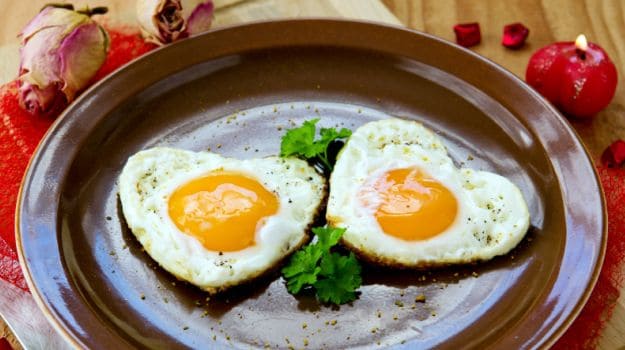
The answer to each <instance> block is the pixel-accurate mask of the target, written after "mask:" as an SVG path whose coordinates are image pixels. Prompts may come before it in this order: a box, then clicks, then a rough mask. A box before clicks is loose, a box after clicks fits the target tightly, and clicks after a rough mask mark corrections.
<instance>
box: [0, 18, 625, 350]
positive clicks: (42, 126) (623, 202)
mask: <svg viewBox="0 0 625 350" xmlns="http://www.w3.org/2000/svg"><path fill="white" fill-rule="evenodd" d="M108 32H109V35H110V37H111V47H110V51H109V54H108V57H107V60H106V62H105V63H104V65H103V66H102V68H101V69H100V71H99V72H98V73H97V75H96V77H95V78H94V81H97V80H99V79H101V78H102V77H104V76H106V75H108V74H109V73H110V72H112V71H113V70H115V69H117V68H118V67H120V66H121V65H123V64H125V63H126V62H128V61H130V60H132V59H134V58H136V57H138V56H141V55H142V54H144V53H146V52H148V51H150V50H152V49H153V48H155V46H154V45H153V44H148V43H145V42H144V41H143V40H142V39H141V38H140V36H139V35H138V32H137V31H136V30H132V29H131V28H130V29H129V28H122V29H120V28H117V29H108ZM15 87H16V84H15V83H9V84H7V85H5V86H3V87H1V88H0V119H1V120H2V129H1V130H0V154H2V160H1V161H0V174H2V177H1V178H0V198H2V199H3V200H2V201H0V278H2V279H5V280H7V281H9V282H11V283H13V284H15V285H17V286H18V287H20V288H22V289H24V290H26V289H27V287H26V284H25V283H24V278H23V276H22V273H21V270H20V269H19V264H18V263H17V255H16V253H15V236H14V231H13V229H14V226H13V225H14V211H15V202H16V198H17V191H18V188H19V185H20V182H21V178H22V175H23V172H24V170H25V169H26V166H27V164H28V160H29V158H30V155H31V154H32V152H33V151H34V149H35V147H36V146H37V143H38V142H39V139H40V138H41V137H42V136H43V134H44V133H45V131H46V130H47V128H48V126H49V125H50V124H51V122H52V120H51V119H46V118H36V117H32V116H30V115H28V114H26V113H25V112H23V111H22V110H21V109H20V108H19V105H18V103H17V94H16V90H15ZM598 171H599V176H600V178H601V183H602V185H603V187H604V189H605V192H606V200H607V207H608V221H609V223H608V224H609V229H610V232H609V238H608V249H607V254H606V259H605V262H604V265H603V268H602V270H601V274H600V277H599V281H598V283H597V286H596V288H595V289H594V291H593V293H592V295H591V298H590V301H589V302H588V304H587V305H586V306H585V307H584V309H583V311H582V313H581V315H580V316H579V318H578V319H577V320H576V321H575V322H574V323H573V325H572V327H571V328H570V329H569V330H568V331H567V332H566V333H565V335H564V336H563V338H562V339H561V340H560V341H559V342H558V343H557V344H556V346H555V349H592V348H595V347H596V343H597V340H598V336H599V334H600V333H601V331H602V330H603V328H604V326H605V323H606V321H607V320H608V319H609V318H610V316H611V314H612V311H613V310H614V306H615V305H616V300H617V299H618V296H619V289H620V288H621V287H622V286H623V275H621V274H620V268H621V267H622V266H623V262H624V261H625V169H623V168H621V169H608V168H604V167H599V168H598ZM6 346H8V345H7V344H6V341H5V340H2V339H0V350H8V349H10V348H7V347H6Z"/></svg>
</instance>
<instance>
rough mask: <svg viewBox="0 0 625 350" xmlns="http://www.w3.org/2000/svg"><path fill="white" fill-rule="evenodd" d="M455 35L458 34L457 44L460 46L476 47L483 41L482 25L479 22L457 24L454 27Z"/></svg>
mask: <svg viewBox="0 0 625 350" xmlns="http://www.w3.org/2000/svg"><path fill="white" fill-rule="evenodd" d="M454 33H456V42H457V43H458V45H462V46H464V47H471V46H475V45H477V44H479V43H480V41H482V33H481V32H480V24H479V23H477V22H474V23H462V24H456V25H455V26H454Z"/></svg>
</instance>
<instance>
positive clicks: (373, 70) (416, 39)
mask: <svg viewBox="0 0 625 350" xmlns="http://www.w3.org/2000/svg"><path fill="white" fill-rule="evenodd" d="M390 116H400V117H403V118H410V119H414V120H418V121H420V122H422V123H423V124H425V125H426V126H428V127H430V128H431V129H433V130H434V131H435V132H436V133H438V135H439V136H440V137H441V138H442V139H443V140H444V143H445V144H446V145H447V147H448V149H449V152H450V155H451V156H452V158H453V159H454V161H455V162H456V164H457V165H464V166H467V167H472V168H476V169H483V170H489V171H493V172H496V173H499V174H501V175H504V176H506V177H508V178H509V179H511V180H512V181H513V182H514V183H515V184H517V185H518V186H519V187H520V188H521V190H522V192H523V194H524V196H525V198H526V199H527V202H528V205H529V209H530V213H531V229H530V232H529V233H528V234H527V236H526V238H525V239H524V240H523V242H522V243H521V244H520V245H519V246H518V247H517V248H516V249H514V250H513V251H512V252H511V253H510V254H508V255H506V256H502V257H499V258H496V259H494V260H492V261H490V262H487V263H483V264H479V265H475V266H466V267H459V268H449V269H442V270H428V271H420V272H419V271H394V270H380V269H376V268H373V267H365V271H364V272H363V275H364V282H363V286H362V287H361V289H360V290H361V292H362V293H361V295H360V297H359V299H358V300H356V301H355V302H353V303H352V304H349V305H343V306H341V307H339V308H331V307H326V306H319V305H318V304H317V303H316V302H315V301H314V299H312V298H311V297H310V296H303V297H293V296H291V295H289V294H288V293H287V291H286V288H285V287H284V282H283V281H282V280H281V279H280V278H279V276H277V275H275V274H274V275H271V276H268V277H267V278H265V279H262V280H260V281H258V282H257V283H255V284H253V285H251V286H247V287H245V288H238V289H236V290H233V291H232V292H230V293H227V294H225V295H222V296H220V297H216V298H212V299H210V300H207V298H206V297H207V295H206V294H205V293H203V292H201V291H200V290H198V289H196V288H194V287H192V286H190V285H186V284H184V283H181V282H176V280H175V279H174V278H173V277H172V276H170V275H169V274H168V273H166V272H165V271H164V270H162V269H161V268H159V267H158V265H157V264H156V263H155V262H154V261H153V260H152V259H151V258H150V257H149V256H147V254H146V253H144V252H143V251H142V250H141V247H140V245H139V244H138V243H137V241H136V240H135V239H134V236H132V234H131V233H130V232H129V230H128V228H127V227H126V225H125V223H124V219H123V216H122V213H121V210H120V204H119V201H118V196H117V192H118V186H117V183H116V181H117V178H118V176H119V174H120V171H121V169H122V167H123V165H124V163H125V161H126V160H127V159H128V157H129V156H130V155H132V154H133V153H135V152H137V151H139V150H142V149H145V148H148V147H153V146H170V147H179V148H183V149H188V150H194V151H202V150H206V149H208V148H210V149H211V150H213V151H216V152H219V153H222V154H224V155H226V156H235V157H240V158H251V157H263V156H266V155H271V154H277V153H278V151H279V140H280V137H281V136H282V135H283V133H284V129H285V128H288V127H291V126H292V125H294V124H295V125H297V124H300V123H301V122H302V121H304V120H307V119H311V118H321V122H320V123H322V124H323V125H324V126H335V125H338V126H341V127H348V128H351V129H355V128H356V127H358V126H359V125H362V124H363V123H365V122H368V121H371V120H377V119H380V118H388V117H390ZM18 216H19V217H18V236H19V237H18V242H19V252H20V258H21V261H22V263H23V268H24V271H25V273H26V276H27V279H28V281H29V284H30V287H31V290H32V292H33V295H34V296H35V298H36V299H37V300H38V302H39V304H40V306H41V308H42V309H43V310H44V312H45V313H46V315H47V317H48V318H49V319H50V321H51V322H52V323H53V324H54V325H55V326H56V327H57V329H58V330H59V331H60V332H61V333H63V334H64V335H65V336H66V337H67V339H68V340H69V341H70V342H71V343H73V344H75V345H76V346H77V347H85V348H90V349H123V348H137V347H139V348H166V349H178V348H230V347H235V348H262V347H264V346H266V345H268V346H270V347H272V348H289V347H291V346H292V347H295V348H302V347H306V348H310V349H318V348H327V349H339V348H359V349H361V348H362V349H364V348H378V347H396V348H398V349H409V348H410V349H412V348H414V347H416V346H418V347H420V348H430V347H438V348H441V349H458V348H464V349H467V348H475V349H485V348H489V347H492V348H508V349H518V348H532V347H539V346H548V345H549V344H552V343H553V342H554V341H555V340H556V339H557V338H558V337H559V336H560V335H561V334H562V332H563V331H564V330H565V329H566V327H567V326H568V325H569V324H570V323H571V322H572V320H573V319H574V318H575V316H576V315H577V314H578V312H579V311H580V309H581V307H582V306H583V305H584V303H585V301H586V299H587V298H588V295H589V293H590V290H591V289H592V286H593V285H594V282H595V280H596V278H597V275H598V271H599V268H600V265H601V261H602V258H603V253H604V247H605V240H606V233H605V226H606V225H605V213H604V205H603V202H602V196H601V192H600V187H599V184H598V181H597V177H596V175H595V172H594V168H593V166H592V163H591V161H590V159H589V157H588V154H587V153H586V151H585V149H584V147H583V146H582V144H581V142H580V140H579V139H578V138H577V136H576V135H575V133H574V132H573V130H572V129H571V127H570V126H569V125H568V124H567V122H566V121H565V120H564V119H563V118H562V117H561V116H560V115H559V114H558V113H557V112H556V111H555V110H554V109H553V108H552V107H551V106H550V105H549V104H548V103H547V102H545V100H543V99H542V98H541V97H540V96H539V95H537V94H536V92H534V91H533V90H532V89H530V88H529V87H528V86H527V85H525V84H524V83H523V82H522V81H520V80H519V79H517V78H516V77H514V76H513V75H512V74H511V73H509V72H507V71H505V70H504V69H502V68H501V67H499V66H497V65H495V64H493V63H492V62H489V61H488V60H486V59H484V58H482V57H480V56H478V55H476V54H474V53H472V52H470V51H468V50H465V49H462V48H459V47H457V46H455V45H452V44H450V43H447V42H444V41H442V40H440V39H436V38H434V37H432V36H429V35H426V34H422V33H418V32H415V31H411V30H407V29H403V28H396V27H388V26H381V25H375V24H371V23H360V22H348V21H335V20H296V21H281V22H266V23H256V24H249V25H243V26H237V27H232V28H226V29H220V30H215V31H213V32H211V33H208V34H206V35H203V36H199V37H196V38H192V39H188V40H184V41H181V42H179V43H177V44H175V45H171V46H168V47H165V48H162V49H159V50H156V51H155V52H153V53H151V54H149V55H147V56H145V57H143V58H141V59H139V60H137V61H136V62H134V63H132V64H130V65H128V66H126V67H124V68H123V69H121V70H120V71H118V72H116V73H115V74H113V75H111V76H110V77H109V78H108V79H106V80H104V81H102V82H100V83H99V84H97V85H96V86H94V87H93V88H91V89H90V90H89V91H87V92H86V93H84V94H83V95H82V96H81V98H80V99H79V100H77V101H76V102H75V103H74V104H72V106H70V107H69V109H68V110H67V111H66V112H65V113H64V115H63V116H62V117H61V118H60V119H59V120H58V121H57V122H56V123H55V124H54V126H53V127H52V129H51V130H50V132H49V133H48V134H47V136H46V137H45V138H44V140H43V141H42V142H41V145H40V147H39V149H38V151H37V153H36V154H35V156H34V158H33V160H32V162H31V165H30V167H29V170H28V172H27V175H26V177H25V180H24V183H23V186H22V191H21V197H20V202H19V207H18ZM420 294H424V295H425V296H426V301H425V303H419V302H415V297H416V296H417V295H420Z"/></svg>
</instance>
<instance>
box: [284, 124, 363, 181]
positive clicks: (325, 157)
mask: <svg viewBox="0 0 625 350" xmlns="http://www.w3.org/2000/svg"><path fill="white" fill-rule="evenodd" d="M318 121H319V119H312V120H308V121H305V122H304V124H302V126H300V127H299V128H295V129H289V130H287V132H286V134H285V135H284V136H283V137H282V143H281V144H280V156H281V157H289V156H296V157H299V158H303V159H305V160H319V162H320V163H321V164H322V165H323V167H324V168H325V171H326V172H328V173H329V172H331V171H332V168H333V164H332V163H331V162H330V159H329V154H328V147H329V146H330V144H331V143H332V141H335V140H338V139H344V138H348V137H350V136H351V134H352V132H351V130H349V129H346V128H342V129H341V130H339V131H337V130H336V129H335V128H321V130H320V131H319V136H320V139H318V140H316V141H315V134H316V127H315V124H317V122H318Z"/></svg>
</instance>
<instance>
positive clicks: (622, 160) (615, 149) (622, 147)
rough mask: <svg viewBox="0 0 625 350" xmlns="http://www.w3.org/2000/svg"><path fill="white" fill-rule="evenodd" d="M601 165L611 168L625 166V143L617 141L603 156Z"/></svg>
mask: <svg viewBox="0 0 625 350" xmlns="http://www.w3.org/2000/svg"><path fill="white" fill-rule="evenodd" d="M601 163H602V164H603V165H604V166H607V167H610V168H617V167H620V166H622V165H623V164H625V141H623V140H616V141H614V142H613V143H612V144H611V145H610V146H608V148H606V149H605V151H603V154H602V155H601Z"/></svg>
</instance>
